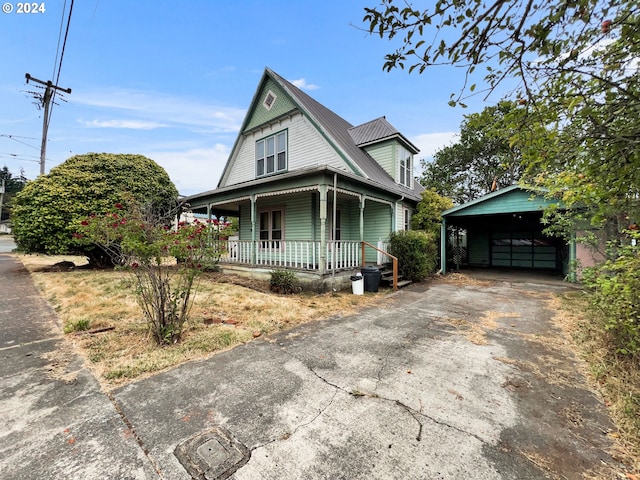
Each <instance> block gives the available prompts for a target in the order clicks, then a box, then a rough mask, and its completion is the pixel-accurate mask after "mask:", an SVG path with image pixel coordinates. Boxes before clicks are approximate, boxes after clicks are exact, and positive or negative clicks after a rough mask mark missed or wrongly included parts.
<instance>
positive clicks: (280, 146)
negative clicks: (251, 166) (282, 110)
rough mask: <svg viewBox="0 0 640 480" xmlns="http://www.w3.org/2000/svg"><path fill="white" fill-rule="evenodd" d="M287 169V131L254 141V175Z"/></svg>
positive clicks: (263, 174) (261, 175)
mask: <svg viewBox="0 0 640 480" xmlns="http://www.w3.org/2000/svg"><path fill="white" fill-rule="evenodd" d="M286 170H287V131H286V130H285V131H283V132H279V133H276V134H275V135H271V136H269V137H266V138H263V139H261V140H258V141H257V142H256V176H257V177H263V176H265V175H271V174H273V173H279V172H284V171H286Z"/></svg>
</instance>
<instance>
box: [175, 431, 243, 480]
mask: <svg viewBox="0 0 640 480" xmlns="http://www.w3.org/2000/svg"><path fill="white" fill-rule="evenodd" d="M173 454H174V455H175V456H176V457H177V458H178V460H179V461H180V463H181V464H182V466H183V467H184V468H186V469H187V471H188V472H189V474H190V475H191V476H192V477H193V478H196V479H199V480H224V479H226V478H229V477H230V476H231V475H233V473H234V472H235V471H236V470H238V469H239V468H240V467H241V466H242V465H244V464H245V463H247V462H248V461H249V458H250V457H251V452H250V451H249V449H248V448H247V447H245V446H244V445H242V444H241V443H240V442H238V441H236V440H235V439H234V438H233V437H232V436H231V434H230V433H229V432H227V431H226V430H224V429H223V428H220V427H218V428H214V429H212V430H208V431H206V432H203V433H200V434H198V435H196V436H195V437H191V438H190V439H189V440H187V441H186V442H183V443H181V444H180V445H178V446H177V447H176V449H175V450H174V452H173Z"/></svg>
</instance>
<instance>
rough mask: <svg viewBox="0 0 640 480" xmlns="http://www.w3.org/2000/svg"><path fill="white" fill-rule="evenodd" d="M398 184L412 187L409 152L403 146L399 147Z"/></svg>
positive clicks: (411, 167) (411, 168)
mask: <svg viewBox="0 0 640 480" xmlns="http://www.w3.org/2000/svg"><path fill="white" fill-rule="evenodd" d="M400 185H404V186H405V187H408V188H412V187H413V166H412V161H411V153H409V151H407V150H405V149H404V148H401V149H400Z"/></svg>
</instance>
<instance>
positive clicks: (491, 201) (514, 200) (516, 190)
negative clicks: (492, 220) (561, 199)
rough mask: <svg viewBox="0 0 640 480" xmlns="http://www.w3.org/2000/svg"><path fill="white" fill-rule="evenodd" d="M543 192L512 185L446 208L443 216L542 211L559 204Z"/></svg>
mask: <svg viewBox="0 0 640 480" xmlns="http://www.w3.org/2000/svg"><path fill="white" fill-rule="evenodd" d="M541 193H543V191H542V190H538V191H534V190H529V189H525V188H524V187H521V186H520V185H511V186H509V187H506V188H503V189H500V190H496V191H495V192H491V193H488V194H487V195H484V196H482V197H480V198H476V199H475V200H472V201H470V202H467V203H463V204H462V205H458V206H456V207H453V208H450V209H448V210H445V211H444V212H442V216H443V217H445V218H447V217H469V216H479V215H496V214H503V213H522V212H542V211H543V210H544V209H545V208H546V207H548V206H550V205H554V204H558V202H557V201H554V200H549V199H547V198H545V197H544V196H543V195H541Z"/></svg>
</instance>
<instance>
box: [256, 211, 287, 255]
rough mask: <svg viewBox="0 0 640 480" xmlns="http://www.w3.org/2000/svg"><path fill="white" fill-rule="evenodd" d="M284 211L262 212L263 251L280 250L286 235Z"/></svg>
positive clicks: (261, 233) (261, 239) (261, 235)
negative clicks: (284, 234)
mask: <svg viewBox="0 0 640 480" xmlns="http://www.w3.org/2000/svg"><path fill="white" fill-rule="evenodd" d="M283 227H284V225H283V213H282V210H263V211H261V212H260V246H261V248H263V249H280V247H281V242H282V239H283V233H284V228H283Z"/></svg>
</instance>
